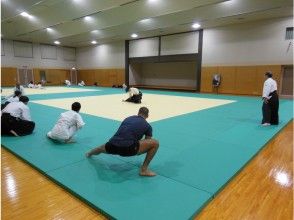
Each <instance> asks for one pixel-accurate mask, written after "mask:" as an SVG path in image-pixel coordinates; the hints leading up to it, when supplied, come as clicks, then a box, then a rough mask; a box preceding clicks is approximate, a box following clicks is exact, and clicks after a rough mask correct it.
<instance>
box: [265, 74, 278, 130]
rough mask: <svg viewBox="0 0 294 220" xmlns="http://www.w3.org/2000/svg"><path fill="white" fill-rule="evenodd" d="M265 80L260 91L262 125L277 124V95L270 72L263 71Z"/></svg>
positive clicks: (275, 83) (275, 85)
mask: <svg viewBox="0 0 294 220" xmlns="http://www.w3.org/2000/svg"><path fill="white" fill-rule="evenodd" d="M265 77H266V80H265V82H264V84H263V92H262V100H263V105H262V115H263V118H262V122H261V123H262V125H263V126H269V125H278V124H279V96H278V93H277V82H276V81H275V80H273V79H272V77H273V74H272V73H271V72H266V73H265Z"/></svg>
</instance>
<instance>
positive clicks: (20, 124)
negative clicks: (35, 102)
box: [1, 96, 35, 136]
mask: <svg viewBox="0 0 294 220" xmlns="http://www.w3.org/2000/svg"><path fill="white" fill-rule="evenodd" d="M28 102H29V98H28V97H27V96H21V97H20V98H19V102H11V103H9V104H8V105H7V106H6V107H5V108H4V109H3V110H2V115H1V125H2V129H1V134H5V135H14V136H24V135H28V134H31V133H32V132H33V130H34V128H35V122H33V121H32V119H31V114H30V109H29V107H28V106H27V104H28Z"/></svg>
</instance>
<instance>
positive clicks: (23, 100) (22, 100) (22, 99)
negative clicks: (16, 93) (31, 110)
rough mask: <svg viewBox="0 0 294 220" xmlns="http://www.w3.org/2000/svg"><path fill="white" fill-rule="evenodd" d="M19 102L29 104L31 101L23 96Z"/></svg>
mask: <svg viewBox="0 0 294 220" xmlns="http://www.w3.org/2000/svg"><path fill="white" fill-rule="evenodd" d="M19 101H20V102H23V103H25V102H29V101H30V99H29V98H28V97H27V96H21V97H19Z"/></svg>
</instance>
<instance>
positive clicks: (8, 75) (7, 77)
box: [1, 67, 17, 86]
mask: <svg viewBox="0 0 294 220" xmlns="http://www.w3.org/2000/svg"><path fill="white" fill-rule="evenodd" d="M16 81H17V69H16V68H14V67H1V86H14V85H15V83H16Z"/></svg>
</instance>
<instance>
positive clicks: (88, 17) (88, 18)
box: [84, 16, 92, 21]
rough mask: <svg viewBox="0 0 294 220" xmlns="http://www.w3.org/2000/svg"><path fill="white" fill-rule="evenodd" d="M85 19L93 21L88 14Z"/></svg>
mask: <svg viewBox="0 0 294 220" xmlns="http://www.w3.org/2000/svg"><path fill="white" fill-rule="evenodd" d="M84 19H85V21H91V20H92V18H91V17H90V16H86V17H84Z"/></svg>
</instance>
